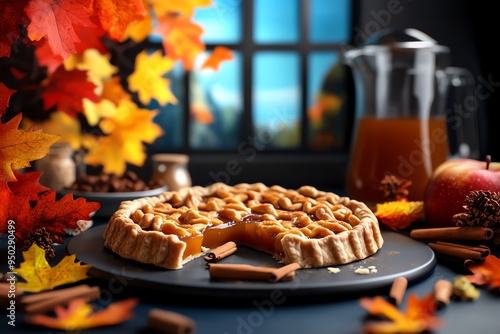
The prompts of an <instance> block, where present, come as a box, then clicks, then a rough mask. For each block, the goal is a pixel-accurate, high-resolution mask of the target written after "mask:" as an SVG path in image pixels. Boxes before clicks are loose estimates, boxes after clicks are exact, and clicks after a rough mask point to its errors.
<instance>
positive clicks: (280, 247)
mask: <svg viewBox="0 0 500 334" xmlns="http://www.w3.org/2000/svg"><path fill="white" fill-rule="evenodd" d="M228 241H234V242H235V243H237V244H243V245H247V246H250V247H252V248H255V249H258V250H260V251H263V252H266V253H269V254H272V255H273V256H274V257H275V258H276V259H278V260H280V261H282V262H284V263H290V262H299V264H301V265H302V266H303V267H319V266H327V265H334V264H342V263H347V262H352V261H354V260H357V259H362V258H365V257H367V256H369V255H372V254H374V253H375V252H376V251H377V250H378V249H379V248H380V247H381V246H382V243H383V239H382V236H381V234H380V230H379V226H378V223H377V220H376V218H375V216H374V215H373V213H372V212H371V211H370V210H369V209H368V208H367V207H366V205H364V204H363V203H361V202H357V201H353V200H350V199H349V198H346V197H339V196H338V195H336V194H334V193H330V192H323V191H319V190H317V189H316V188H313V187H310V186H304V187H301V188H299V189H297V190H290V189H284V188H282V187H279V186H272V187H267V186H265V185H263V184H260V183H257V184H240V185H236V186H228V185H225V184H221V183H216V184H213V185H211V186H209V187H204V188H203V187H189V188H184V189H181V190H180V191H177V192H165V193H163V194H162V195H160V196H158V197H150V198H143V199H139V200H134V201H127V202H123V203H122V205H121V206H120V208H119V210H118V211H117V212H115V214H114V215H113V217H112V218H111V220H110V222H109V223H108V226H107V228H106V231H105V232H104V244H105V246H106V247H108V248H110V249H111V250H112V251H114V252H115V253H117V254H119V255H121V256H123V257H125V258H130V259H134V260H137V261H140V262H145V263H151V264H154V265H157V266H161V267H164V268H168V269H178V268H180V267H182V265H183V264H184V263H186V262H188V261H190V260H191V259H193V258H195V257H197V256H199V255H201V254H202V253H203V251H204V250H206V249H213V248H216V247H218V246H220V245H222V244H224V243H226V242H228Z"/></svg>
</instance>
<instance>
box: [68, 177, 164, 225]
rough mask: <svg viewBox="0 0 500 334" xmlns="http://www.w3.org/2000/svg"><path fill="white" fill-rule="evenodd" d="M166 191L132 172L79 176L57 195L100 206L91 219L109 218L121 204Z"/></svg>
mask: <svg viewBox="0 0 500 334" xmlns="http://www.w3.org/2000/svg"><path fill="white" fill-rule="evenodd" d="M165 191H167V187H166V186H162V185H160V184H152V183H150V184H148V183H146V182H144V181H143V180H141V179H140V178H139V177H138V176H137V175H136V174H135V173H134V172H126V173H125V174H124V175H122V176H118V175H114V174H100V175H86V174H84V175H80V176H79V177H78V178H77V180H76V181H75V182H74V183H73V184H72V185H71V186H69V187H67V188H65V189H63V190H60V191H59V194H60V195H61V196H64V195H66V194H73V198H81V197H83V198H85V200H86V201H87V202H98V203H100V204H101V207H100V208H99V210H97V211H96V212H95V213H94V215H93V217H95V218H100V219H107V218H110V217H111V216H112V215H113V214H114V213H115V212H116V210H118V208H119V207H120V204H121V202H123V201H130V200H133V199H137V198H142V197H152V196H158V195H160V194H161V193H163V192H165Z"/></svg>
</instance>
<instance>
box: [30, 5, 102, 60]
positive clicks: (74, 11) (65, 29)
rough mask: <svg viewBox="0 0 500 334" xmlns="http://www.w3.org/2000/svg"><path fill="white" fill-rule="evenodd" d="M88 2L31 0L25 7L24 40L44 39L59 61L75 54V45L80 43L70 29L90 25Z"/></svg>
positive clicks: (90, 13) (89, 6) (90, 12)
mask: <svg viewBox="0 0 500 334" xmlns="http://www.w3.org/2000/svg"><path fill="white" fill-rule="evenodd" d="M91 5H92V0H66V1H49V0H31V1H29V2H28V4H27V5H26V7H25V9H24V10H25V12H26V15H27V16H28V17H29V18H30V20H31V23H30V24H29V25H28V27H27V30H28V37H29V38H30V40H32V41H39V40H41V39H42V38H46V39H47V41H48V43H49V46H50V48H51V50H52V52H53V53H54V55H55V56H60V57H62V58H63V59H66V58H68V57H69V55H70V54H72V53H75V52H76V47H75V44H76V43H78V42H79V41H80V40H79V39H78V36H77V34H76V33H75V29H74V26H75V25H80V26H84V27H90V26H93V25H94V24H93V22H92V21H91V19H90V17H91V15H92V8H91Z"/></svg>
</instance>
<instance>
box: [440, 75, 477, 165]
mask: <svg viewBox="0 0 500 334" xmlns="http://www.w3.org/2000/svg"><path fill="white" fill-rule="evenodd" d="M446 75H447V76H448V82H449V91H448V105H447V107H446V124H447V129H448V141H449V143H450V158H469V159H478V158H479V157H480V144H479V129H478V115H477V111H478V100H477V98H476V94H475V93H476V91H475V80H474V77H473V76H472V73H471V72H470V71H469V70H467V69H465V68H461V67H448V68H447V69H446Z"/></svg>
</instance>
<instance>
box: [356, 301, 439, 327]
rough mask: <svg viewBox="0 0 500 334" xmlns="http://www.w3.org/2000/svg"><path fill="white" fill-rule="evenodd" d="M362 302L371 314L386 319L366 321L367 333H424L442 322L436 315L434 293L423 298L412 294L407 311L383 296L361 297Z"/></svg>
mask: <svg viewBox="0 0 500 334" xmlns="http://www.w3.org/2000/svg"><path fill="white" fill-rule="evenodd" d="M360 304H361V306H363V307H364V308H365V309H366V310H367V311H368V312H369V313H370V314H371V315H374V316H379V317H382V318H383V319H384V320H373V321H368V322H367V323H365V325H364V327H363V330H364V332H365V333H386V334H390V333H394V334H395V333H407V334H410V333H422V332H425V331H432V330H433V329H435V328H437V327H439V326H440V324H441V322H440V320H439V318H438V317H437V316H436V315H435V311H436V304H435V301H434V296H433V295H432V294H429V295H426V296H424V297H423V298H422V299H419V298H418V297H417V295H415V294H410V295H409V296H408V304H407V310H406V312H402V311H400V310H399V309H398V308H397V307H396V306H394V305H393V304H391V303H389V302H388V301H386V300H385V299H384V298H382V297H381V296H375V297H373V298H369V297H364V298H361V299H360Z"/></svg>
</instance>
